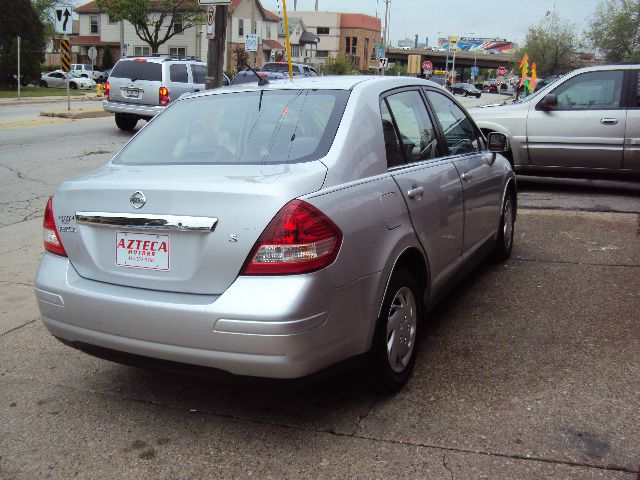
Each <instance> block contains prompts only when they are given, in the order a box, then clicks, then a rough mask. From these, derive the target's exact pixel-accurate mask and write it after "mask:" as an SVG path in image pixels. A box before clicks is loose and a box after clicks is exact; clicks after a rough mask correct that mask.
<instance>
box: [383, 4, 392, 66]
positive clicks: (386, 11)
mask: <svg viewBox="0 0 640 480" xmlns="http://www.w3.org/2000/svg"><path fill="white" fill-rule="evenodd" d="M389 3H391V0H384V5H385V7H384V30H383V33H382V52H383V53H384V58H389V57H387V42H388V41H389V36H388V33H387V32H388V30H389ZM384 71H385V67H382V76H384Z"/></svg>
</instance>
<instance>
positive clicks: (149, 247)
mask: <svg viewBox="0 0 640 480" xmlns="http://www.w3.org/2000/svg"><path fill="white" fill-rule="evenodd" d="M115 265H116V267H122V268H137V269H142V270H155V271H160V272H168V271H170V270H171V238H170V235H168V234H159V233H141V232H130V231H117V232H116V234H115Z"/></svg>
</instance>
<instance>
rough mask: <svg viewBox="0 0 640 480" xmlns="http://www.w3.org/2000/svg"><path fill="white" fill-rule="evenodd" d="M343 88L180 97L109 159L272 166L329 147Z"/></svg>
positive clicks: (344, 94) (312, 156) (316, 154)
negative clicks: (182, 98) (179, 99)
mask: <svg viewBox="0 0 640 480" xmlns="http://www.w3.org/2000/svg"><path fill="white" fill-rule="evenodd" d="M348 97H349V92H348V91H346V90H315V91H312V90H272V91H269V90H256V91H252V92H230V93H224V94H222V93H221V94H216V95H209V96H206V97H196V98H191V99H186V100H182V101H179V102H176V103H175V104H173V105H172V106H171V107H170V108H168V109H166V111H165V112H164V113H162V114H161V115H160V116H158V117H157V118H156V119H155V120H153V121H152V122H150V123H149V125H147V126H146V127H145V128H144V129H143V130H142V131H141V132H140V133H139V134H138V135H136V137H135V138H134V139H133V140H132V141H131V142H130V143H129V144H128V145H127V146H126V147H125V148H124V149H123V150H122V151H121V152H120V153H119V154H118V155H117V156H116V157H115V158H114V163H117V164H118V163H119V164H129V165H139V164H273V163H293V162H303V161H310V160H317V159H319V158H321V157H323V156H324V155H326V153H327V152H328V151H329V147H330V146H331V143H332V142H333V138H334V136H335V133H336V131H337V129H338V125H339V123H340V119H341V117H342V113H343V111H344V107H345V105H346V103H347V99H348Z"/></svg>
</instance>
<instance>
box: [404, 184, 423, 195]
mask: <svg viewBox="0 0 640 480" xmlns="http://www.w3.org/2000/svg"><path fill="white" fill-rule="evenodd" d="M423 194H424V188H423V187H418V186H416V185H414V186H413V187H411V190H409V191H408V192H407V197H409V198H420V197H422V195H423Z"/></svg>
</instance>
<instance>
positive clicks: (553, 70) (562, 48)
mask: <svg viewBox="0 0 640 480" xmlns="http://www.w3.org/2000/svg"><path fill="white" fill-rule="evenodd" d="M525 53H527V54H528V55H529V59H530V60H529V63H536V64H537V73H538V76H540V77H546V76H549V75H558V74H562V73H567V72H568V71H570V70H573V69H574V68H577V67H578V66H579V65H580V40H579V38H578V36H577V34H576V30H575V28H574V26H573V25H572V24H570V23H568V22H566V21H563V20H561V19H560V17H558V16H557V15H555V14H553V15H548V16H546V17H544V18H543V19H542V20H540V22H539V23H538V24H536V25H533V26H531V27H530V28H529V31H528V32H527V37H526V39H525V42H524V46H523V47H522V48H521V49H520V51H519V54H518V55H517V58H518V62H519V61H520V58H521V57H522V56H523V55H524V54H525ZM516 67H517V65H516Z"/></svg>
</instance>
